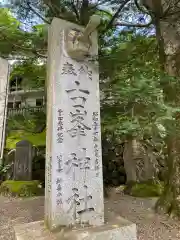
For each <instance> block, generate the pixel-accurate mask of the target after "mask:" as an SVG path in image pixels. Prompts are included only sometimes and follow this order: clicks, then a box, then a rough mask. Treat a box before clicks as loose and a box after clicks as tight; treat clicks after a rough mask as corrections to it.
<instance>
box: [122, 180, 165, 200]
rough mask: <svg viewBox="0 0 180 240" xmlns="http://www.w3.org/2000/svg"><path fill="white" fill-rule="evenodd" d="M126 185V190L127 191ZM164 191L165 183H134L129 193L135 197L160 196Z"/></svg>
mask: <svg viewBox="0 0 180 240" xmlns="http://www.w3.org/2000/svg"><path fill="white" fill-rule="evenodd" d="M127 187H128V186H126V187H125V189H124V191H125V192H126V188H127ZM162 192H163V184H161V183H156V184H155V183H149V182H148V183H134V184H133V185H132V186H131V189H130V191H129V194H130V195H131V196H133V197H143V198H144V197H158V196H160V195H161V194H162Z"/></svg>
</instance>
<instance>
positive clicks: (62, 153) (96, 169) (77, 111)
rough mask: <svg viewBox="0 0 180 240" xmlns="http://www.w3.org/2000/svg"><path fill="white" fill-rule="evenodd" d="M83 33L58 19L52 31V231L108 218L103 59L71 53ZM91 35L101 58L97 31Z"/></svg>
mask: <svg viewBox="0 0 180 240" xmlns="http://www.w3.org/2000/svg"><path fill="white" fill-rule="evenodd" d="M79 31H82V28H81V27H80V26H78V25H75V24H72V23H70V22H67V21H63V20H60V19H54V20H53V22H52V25H51V28H50V32H49V56H48V57H49V63H48V64H49V69H48V70H49V71H48V81H47V93H48V94H47V104H48V106H47V143H46V149H47V154H46V198H45V206H46V210H45V211H46V216H45V219H46V222H47V224H48V226H49V227H50V228H51V229H53V228H56V227H58V226H61V225H65V226H67V225H71V224H75V223H80V224H81V223H87V224H90V225H102V224H103V222H104V202H103V201H104V200H103V176H102V157H101V129H100V100H99V73H98V63H97V61H90V60H88V59H85V60H83V61H77V60H76V59H73V58H72V57H71V56H69V54H68V53H67V51H70V49H69V48H68V47H67V45H68V42H69V41H70V42H72V38H73V37H74V36H76V34H78V33H79ZM92 39H93V47H92V49H91V53H92V55H93V56H94V55H95V56H97V54H98V46H97V32H93V34H92Z"/></svg>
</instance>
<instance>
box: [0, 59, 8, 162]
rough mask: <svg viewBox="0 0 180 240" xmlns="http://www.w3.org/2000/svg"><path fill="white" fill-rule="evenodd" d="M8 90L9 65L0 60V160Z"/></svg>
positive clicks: (3, 141) (2, 149) (3, 140)
mask: <svg viewBox="0 0 180 240" xmlns="http://www.w3.org/2000/svg"><path fill="white" fill-rule="evenodd" d="M8 89H9V64H8V61H7V60H5V59H2V58H0V159H2V157H3V151H4V143H5V130H6V116H7V102H8Z"/></svg>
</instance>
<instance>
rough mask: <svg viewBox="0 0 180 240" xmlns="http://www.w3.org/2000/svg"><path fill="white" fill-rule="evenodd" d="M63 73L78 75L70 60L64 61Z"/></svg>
mask: <svg viewBox="0 0 180 240" xmlns="http://www.w3.org/2000/svg"><path fill="white" fill-rule="evenodd" d="M61 74H62V75H67V74H70V75H74V76H77V73H76V71H75V68H74V66H73V64H72V63H68V62H66V63H64V65H63V68H62V73H61Z"/></svg>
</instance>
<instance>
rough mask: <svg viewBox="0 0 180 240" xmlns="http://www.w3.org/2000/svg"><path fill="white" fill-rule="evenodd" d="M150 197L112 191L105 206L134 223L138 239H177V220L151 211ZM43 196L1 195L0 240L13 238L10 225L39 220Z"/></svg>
mask: <svg viewBox="0 0 180 240" xmlns="http://www.w3.org/2000/svg"><path fill="white" fill-rule="evenodd" d="M153 203H154V200H153V199H139V198H138V199H137V198H133V197H130V196H125V195H123V194H115V193H113V194H111V196H110V197H109V199H108V200H107V199H106V201H105V208H106V209H107V208H108V210H113V211H115V212H116V213H119V214H120V216H122V217H124V218H127V219H128V220H130V221H132V222H134V223H136V224H137V227H138V240H158V239H161V240H177V239H180V222H177V221H174V220H172V219H168V218H167V217H166V216H164V215H158V214H154V212H153V211H152V206H153ZM43 215H44V198H43V197H38V198H31V199H9V198H5V197H0V240H14V237H13V228H12V226H13V225H15V224H19V223H27V222H32V221H38V220H42V219H43Z"/></svg>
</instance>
